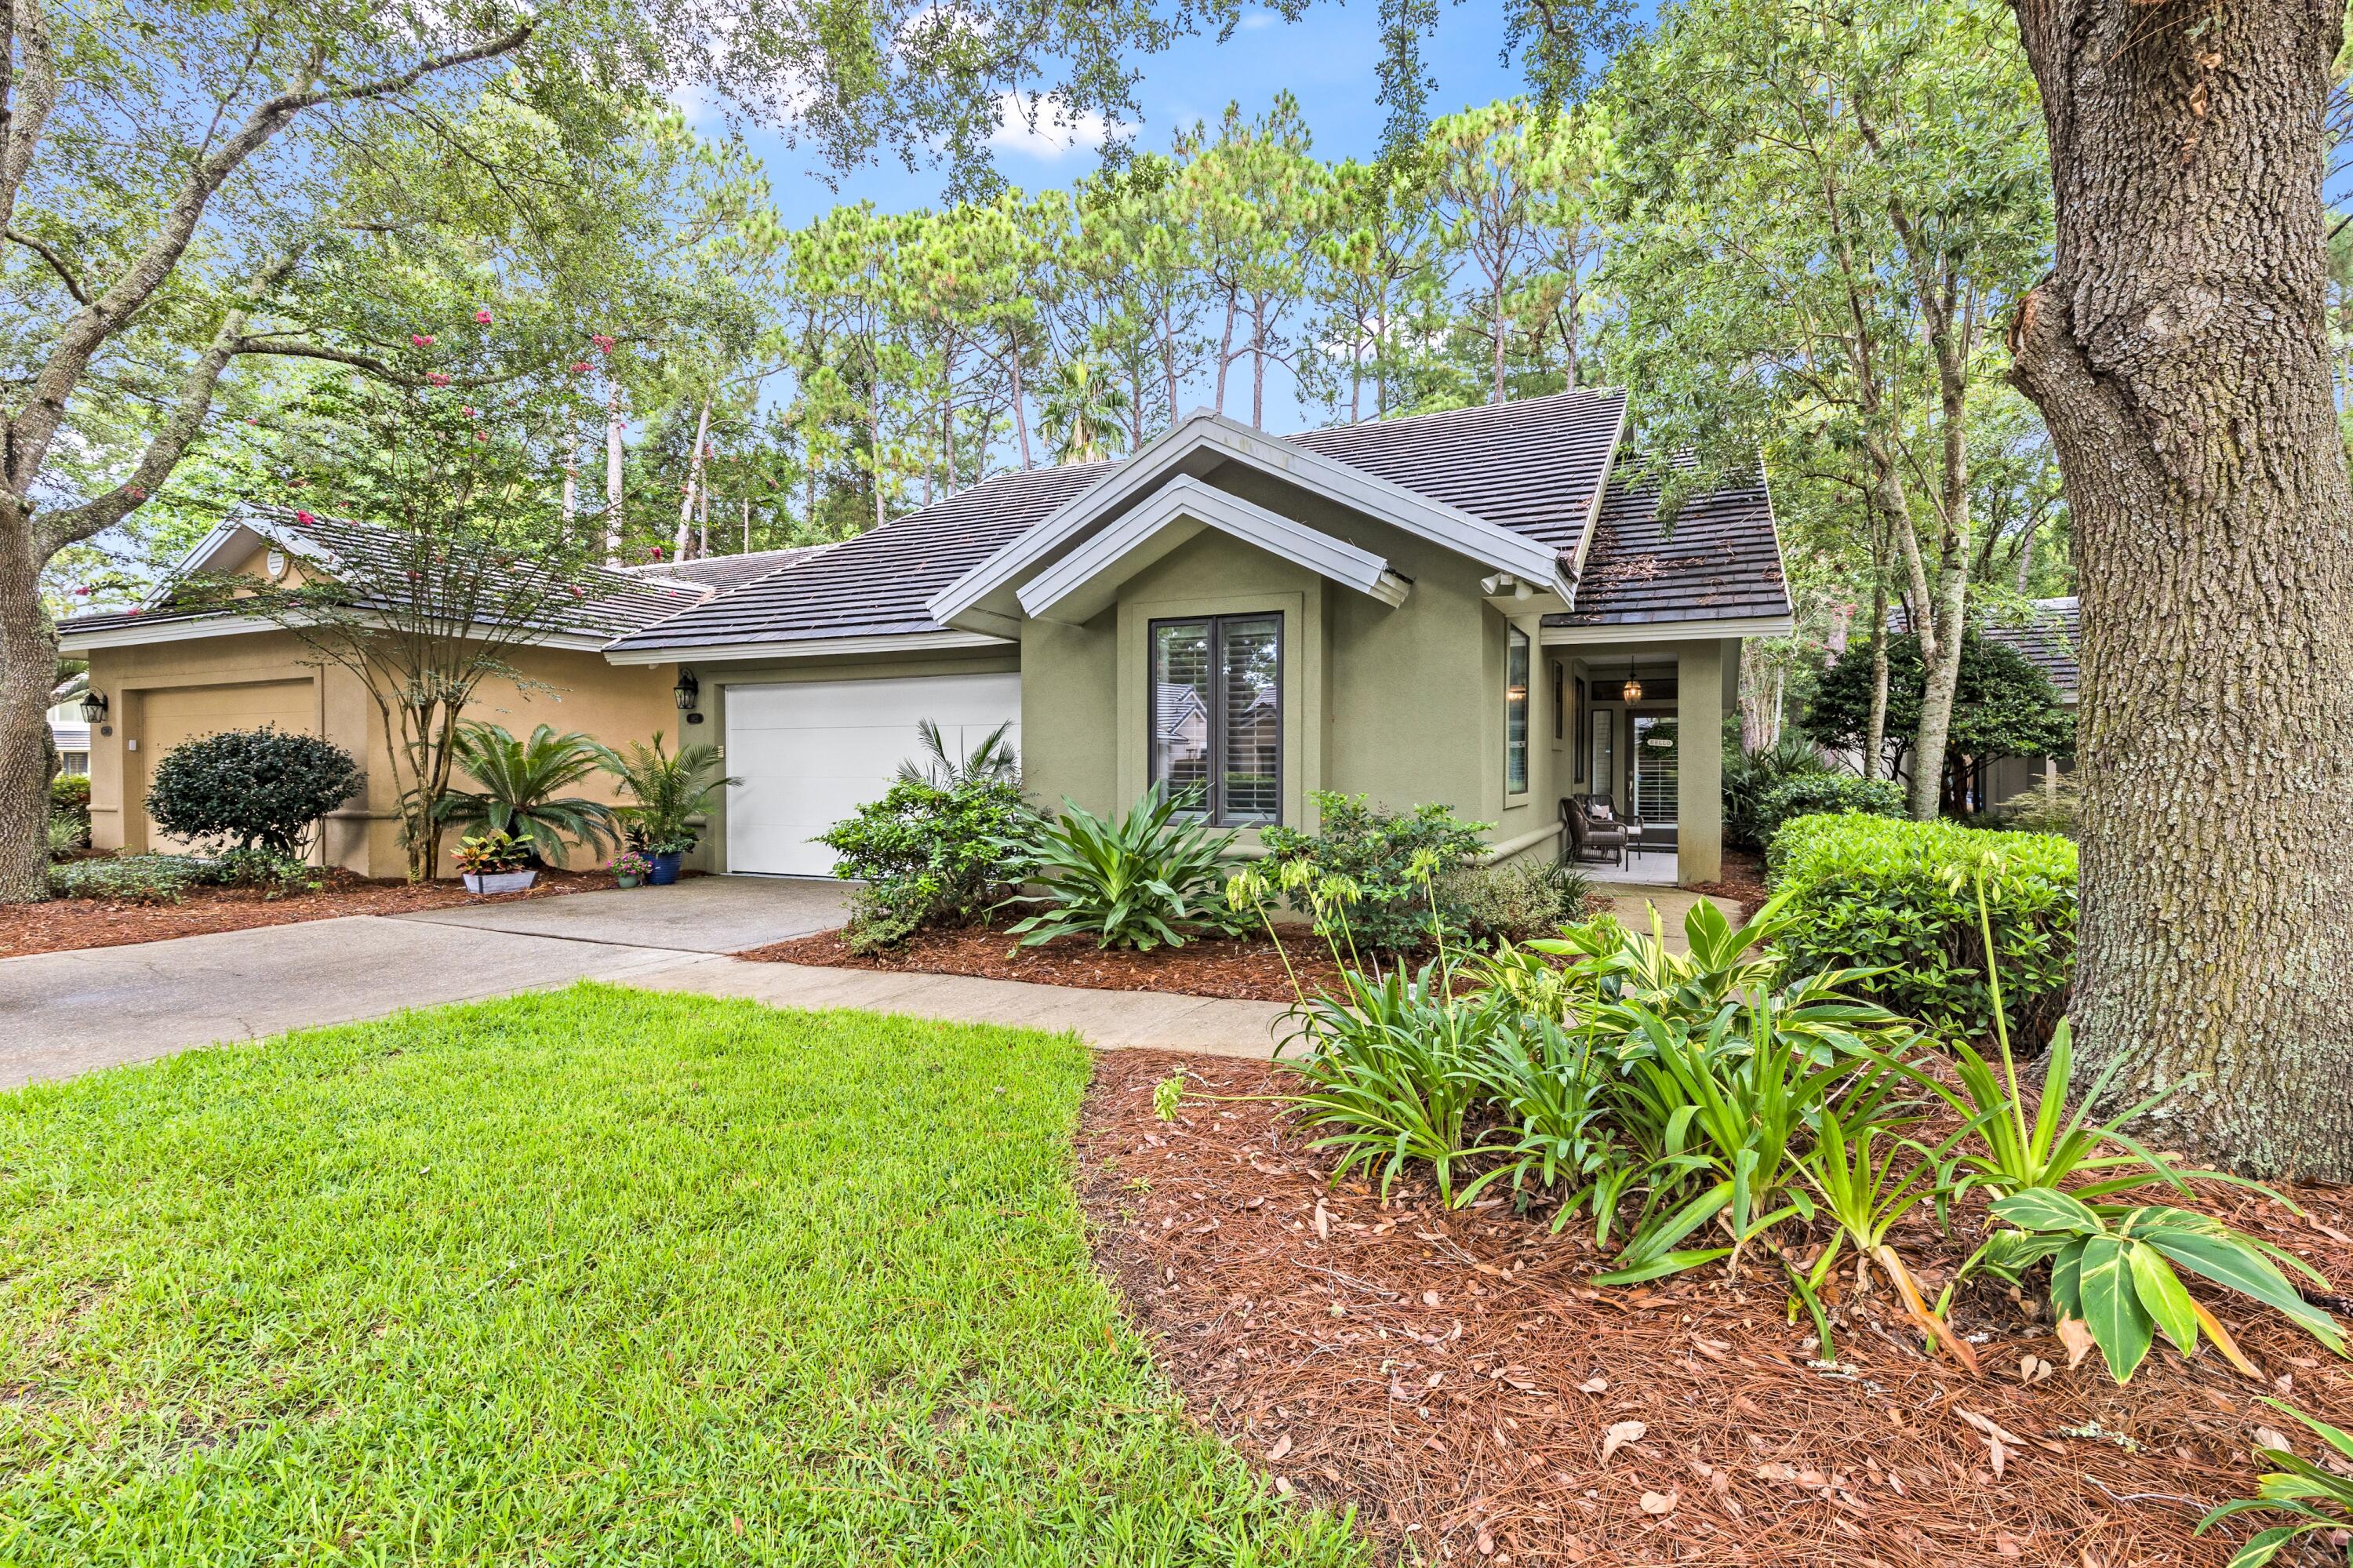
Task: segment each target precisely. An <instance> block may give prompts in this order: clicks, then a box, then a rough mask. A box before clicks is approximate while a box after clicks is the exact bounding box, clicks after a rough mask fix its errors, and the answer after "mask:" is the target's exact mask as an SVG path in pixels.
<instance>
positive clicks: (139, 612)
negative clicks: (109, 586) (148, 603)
mask: <svg viewBox="0 0 2353 1568" xmlns="http://www.w3.org/2000/svg"><path fill="white" fill-rule="evenodd" d="M123 613H124V614H125V615H144V614H146V613H147V612H146V611H145V610H143V609H127V610H125V611H123Z"/></svg>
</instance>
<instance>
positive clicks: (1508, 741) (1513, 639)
mask: <svg viewBox="0 0 2353 1568" xmlns="http://www.w3.org/2000/svg"><path fill="white" fill-rule="evenodd" d="M1509 636H1510V642H1509V645H1508V647H1507V649H1506V651H1505V653H1504V794H1506V795H1525V794H1526V793H1527V792H1528V634H1527V633H1526V632H1525V631H1523V630H1520V629H1519V628H1518V627H1516V626H1514V627H1513V628H1511V629H1510V632H1509Z"/></svg>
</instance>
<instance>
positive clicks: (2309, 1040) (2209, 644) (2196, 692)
mask: <svg viewBox="0 0 2353 1568" xmlns="http://www.w3.org/2000/svg"><path fill="white" fill-rule="evenodd" d="M2017 12H2018V16H2019V22H2020V26H2021V33H2022V35H2023V37H2024V41H2025V45H2026V49H2027V53H2028V56H2029V58H2030V60H2031V64H2032V67H2033V69H2034V74H2035V77H2036V79H2037V80H2038V81H2039V83H2040V84H2041V87H2042V101H2043V106H2044V112H2045V117H2046V120H2047V122H2048V124H2049V127H2050V135H2051V151H2052V169H2053V176H2054V181H2055V186H2056V196H2057V214H2058V250H2057V264H2056V268H2055V270H2054V271H2053V273H2052V276H2051V277H2050V278H2049V279H2047V280H2046V281H2044V282H2043V283H2042V284H2041V285H2040V286H2038V287H2037V288H2036V289H2035V290H2034V291H2032V292H2031V294H2030V295H2029V296H2028V297H2027V299H2026V300H2025V301H2024V302H2023V303H2022V305H2021V309H2020V311H2019V313H2018V315H2017V317H2016V319H2015V321H2014V322H2013V323H2012V325H2011V332H2010V336H2011V347H2012V350H2013V353H2014V355H2015V359H2016V366H2015V370H2014V375H2015V376H2016V378H2017V381H2018V383H2019V385H2020V386H2021V387H2022V388H2024V390H2025V391H2026V392H2027V394H2028V395H2029V396H2030V397H2032V398H2033V400H2034V401H2035V403H2036V404H2037V405H2038V406H2039V407H2040V408H2042V413H2043V417H2044V418H2045V419H2046V420H2047V422H2048V423H2049V426H2050V429H2051V433H2052V440H2053V443H2054V445H2055V447H2056V450H2057V452H2058V457H2059V462H2060V468H2061V471H2062V474H2063V478H2064V480H2065V484H2066V493H2067V498H2068V503H2069V505H2070V508H2071V511H2072V515H2073V522H2074V529H2075V543H2076V549H2077V551H2078V552H2079V557H2078V559H2079V570H2080V575H2081V579H2082V596H2083V641H2082V648H2081V655H2082V665H2083V701H2082V706H2081V716H2080V719H2079V724H2080V731H2079V740H2078V758H2079V761H2078V767H2079V769H2080V772H2079V776H2080V777H2081V779H2083V781H2084V816H2083V830H2082V841H2083V908H2082V915H2081V928H2080V948H2079V952H2080V958H2079V963H2078V969H2077V975H2076V982H2075V992H2074V997H2073V1008H2072V1016H2073V1025H2074V1029H2075V1033H2076V1036H2077V1038H2078V1040H2079V1041H2080V1042H2081V1046H2082V1053H2083V1054H2082V1057H2081V1065H2080V1068H2079V1072H2080V1073H2081V1075H2083V1079H2084V1083H2086V1084H2088V1083H2089V1082H2090V1080H2091V1075H2094V1074H2096V1073H2097V1072H2099V1071H2100V1070H2101V1068H2102V1067H2103V1066H2105V1065H2107V1064H2109V1063H2114V1062H2121V1063H2122V1064H2123V1066H2122V1068H2121V1069H2120V1073H2119V1076H2118V1078H2117V1079H2116V1085H2115V1087H2114V1088H2113V1089H2112V1090H2111V1094H2112V1096H2113V1097H2114V1098H2115V1100H2116V1103H2117V1104H2119V1105H2122V1104H2129V1103H2131V1102H2132V1101H2133V1100H2135V1099H2137V1098H2138V1097H2143V1096H2146V1095H2151V1094H2157V1093H2162V1092H2170V1097H2169V1098H2168V1100H2167V1101H2166V1102H2165V1103H2164V1104H2163V1105H2162V1106H2161V1107H2159V1108H2158V1110H2157V1111H2156V1112H2155V1113H2154V1115H2153V1117H2152V1118H2151V1119H2152V1120H2153V1121H2154V1122H2155V1123H2157V1124H2158V1125H2157V1128H2156V1129H2155V1130H2156V1132H2157V1136H2158V1139H2160V1141H2161V1142H2163V1143H2165V1144H2168V1145H2170V1146H2173V1147H2178V1148H2183V1149H2187V1150H2190V1151H2192V1152H2193V1153H2195V1154H2196V1155H2198V1156H2200V1157H2201V1158H2203V1159H2207V1160H2214V1161H2219V1162H2221V1163H2223V1164H2227V1165H2229V1166H2231V1167H2232V1168H2234V1169H2237V1170H2240V1171H2251V1172H2255V1173H2259V1174H2274V1173H2280V1172H2287V1171H2294V1172H2296V1173H2298V1174H2301V1175H2305V1176H2310V1177H2316V1178H2320V1179H2325V1180H2329V1181H2348V1180H2353V962H2348V954H2353V899H2348V896H2347V873H2348V868H2353V866H2349V865H2348V863H2349V862H2353V788H2348V748H2353V487H2348V477H2347V471H2346V461H2345V448H2344V442H2343V439H2342V437H2341V436H2340V434H2339V432H2338V429H2337V418H2336V410H2335V408H2334V404H2333V401H2332V397H2331V387H2332V383H2331V378H2330V364H2329V358H2328V352H2327V339H2326V335H2325V333H2324V322H2325V309H2326V273H2325V257H2324V249H2323V234H2322V227H2321V224H2322V206H2321V192H2320V186H2321V177H2322V169H2323V152H2324V139H2323V132H2322V114H2323V106H2324V103H2325V101H2326V99H2327V90H2328V66H2329V61H2330V60H2331V58H2333V57H2334V56H2335V54H2336V52H2337V46H2338V41H2339V30H2340V27H2341V26H2342V8H2341V3H2340V0H2239V3H2237V4H2233V5H2211V4H2209V3H2207V0H2195V3H2191V0H2159V3H2157V4H2137V3H2132V0H2018V4H2017ZM1923 766H1926V763H1925V762H1924V763H1923Z"/></svg>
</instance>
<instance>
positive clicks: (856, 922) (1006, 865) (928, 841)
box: [817, 778, 1036, 953]
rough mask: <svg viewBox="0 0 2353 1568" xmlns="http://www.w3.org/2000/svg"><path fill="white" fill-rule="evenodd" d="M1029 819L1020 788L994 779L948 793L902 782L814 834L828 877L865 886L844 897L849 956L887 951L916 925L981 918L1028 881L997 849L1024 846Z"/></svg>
mask: <svg viewBox="0 0 2353 1568" xmlns="http://www.w3.org/2000/svg"><path fill="white" fill-rule="evenodd" d="M1035 820H1036V816H1035V813H1034V812H1032V811H1031V810H1030V809H1029V805H1028V803H1027V802H1025V801H1024V800H1022V799H1021V791H1020V789H1019V788H1018V787H1017V786H1015V785H1013V784H1010V783H1008V782H1007V781H1005V780H1004V779H987V778H983V779H962V780H959V781H958V782H957V783H955V785H953V786H951V787H949V788H947V789H942V788H940V787H939V786H937V785H935V784H932V783H929V782H927V781H925V780H922V779H900V780H899V781H898V782H896V783H894V784H892V786H891V788H890V790H889V791H888V792H887V793H886V794H884V795H883V797H882V798H881V800H871V801H869V802H867V803H866V804H865V805H863V806H860V808H859V809H858V814H857V815H856V816H854V817H851V818H849V820H848V821H841V822H837V823H836V824H834V826H833V829H832V831H830V832H826V833H822V834H819V835H818V841H817V842H819V843H821V844H823V845H825V846H826V847H827V848H828V849H830V850H832V851H833V853H834V855H835V860H834V865H833V874H834V875H836V876H839V877H844V878H847V879H849V880H850V881H854V882H861V883H864V884H865V885H864V886H862V887H860V888H859V889H858V890H857V891H856V892H855V893H853V894H852V895H850V901H849V927H848V929H847V931H846V932H845V933H844V939H845V940H846V941H848V943H849V948H850V950H851V951H853V952H860V953H867V952H874V951H878V950H880V949H881V948H894V947H897V946H898V945H899V944H900V943H902V942H904V941H905V940H906V939H907V938H909V937H910V936H912V935H913V934H914V933H915V931H917V930H918V929H920V928H921V927H925V926H961V925H969V924H970V923H971V922H973V921H975V920H977V919H979V918H980V916H982V915H983V914H985V913H986V912H987V910H988V909H989V908H990V907H991V906H993V905H995V904H997V902H998V901H999V900H1000V899H1001V898H1003V897H1004V895H1005V893H1006V891H1007V890H1008V887H1009V886H1011V885H1016V884H1018V883H1019V882H1021V881H1022V880H1023V878H1024V877H1026V876H1027V875H1028V874H1029V866H1028V864H1027V863H1026V862H1025V861H1023V860H1022V859H1021V858H1020V857H1019V856H1018V855H1008V853H1007V852H1006V849H1005V847H1004V846H1005V845H1006V844H1007V843H1008V842H1021V841H1024V840H1026V839H1027V838H1028V836H1029V830H1030V827H1031V824H1032V823H1033V822H1034V821H1035Z"/></svg>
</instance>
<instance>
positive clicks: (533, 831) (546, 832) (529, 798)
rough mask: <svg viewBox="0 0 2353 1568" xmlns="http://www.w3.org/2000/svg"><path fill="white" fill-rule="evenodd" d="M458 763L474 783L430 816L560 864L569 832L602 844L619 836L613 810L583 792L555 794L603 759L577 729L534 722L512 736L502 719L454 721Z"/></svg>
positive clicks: (580, 840)
mask: <svg viewBox="0 0 2353 1568" xmlns="http://www.w3.org/2000/svg"><path fill="white" fill-rule="evenodd" d="M453 749H454V750H455V751H456V753H457V758H458V765H459V767H460V768H464V769H465V770H466V771H467V772H468V773H469V774H470V775H472V776H473V779H474V781H475V782H476V783H478V784H480V785H481V787H482V788H481V789H480V790H453V791H451V792H450V793H449V794H447V795H444V796H443V797H441V800H440V802H439V804H438V807H437V808H436V809H435V816H436V818H437V820H438V821H444V822H452V823H456V824H457V825H458V826H459V827H461V828H480V829H482V830H484V831H486V832H500V833H505V834H507V835H508V836H509V837H511V838H512V839H514V840H515V841H516V842H520V843H522V844H524V845H526V846H528V847H529V849H530V850H531V853H533V854H534V855H536V856H537V857H538V858H539V859H540V860H541V861H542V862H543V863H546V864H549V865H559V866H560V865H562V864H563V863H564V856H565V840H567V839H569V840H572V841H574V842H578V843H582V844H585V845H586V846H587V847H588V848H589V849H591V850H596V851H601V850H603V849H604V848H606V847H607V846H608V845H610V844H614V843H617V842H619V839H620V828H619V822H618V820H617V818H616V817H615V816H614V814H613V809H612V808H611V807H610V806H607V805H606V804H605V803H604V802H603V801H601V800H589V799H587V798H586V796H582V795H560V794H558V793H557V791H558V790H561V789H569V788H570V787H571V786H573V785H575V784H577V783H579V782H580V780H581V779H586V777H587V776H588V775H589V774H591V773H594V772H595V771H596V769H597V768H599V767H600V766H602V764H603V760H604V755H605V754H604V748H603V747H599V746H598V745H597V744H596V742H595V741H593V740H591V739H589V738H588V737H587V736H585V735H582V734H580V733H579V732H578V731H576V730H574V731H568V732H565V733H564V734H558V733H557V732H556V730H555V728H554V726H552V725H541V726H539V727H537V728H536V729H534V730H533V731H532V732H531V736H530V738H529V739H527V740H518V739H516V738H515V736H514V735H513V733H512V732H511V731H510V730H508V729H507V728H506V727H505V726H502V725H495V724H469V725H465V726H460V727H459V731H458V737H457V740H456V743H455V745H454V747H453Z"/></svg>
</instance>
